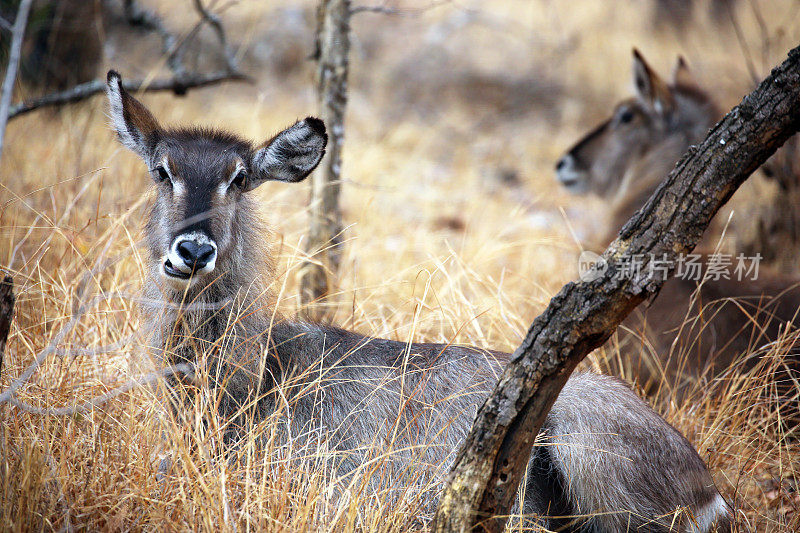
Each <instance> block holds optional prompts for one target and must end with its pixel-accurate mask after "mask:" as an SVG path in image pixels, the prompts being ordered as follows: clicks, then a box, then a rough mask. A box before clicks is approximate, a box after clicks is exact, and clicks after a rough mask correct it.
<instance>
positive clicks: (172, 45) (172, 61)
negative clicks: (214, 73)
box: [123, 0, 186, 77]
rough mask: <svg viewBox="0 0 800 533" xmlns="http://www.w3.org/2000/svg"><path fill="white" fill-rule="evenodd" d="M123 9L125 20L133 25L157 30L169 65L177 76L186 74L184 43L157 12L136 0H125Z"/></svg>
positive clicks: (153, 30)
mask: <svg viewBox="0 0 800 533" xmlns="http://www.w3.org/2000/svg"><path fill="white" fill-rule="evenodd" d="M123 9H124V12H125V20H127V21H128V24H130V25H131V26H139V27H142V28H144V29H146V30H149V31H152V32H155V33H157V34H158V36H159V37H161V42H162V49H163V50H164V55H166V56H167V67H169V69H170V70H171V71H172V72H173V73H174V74H175V76H177V77H181V76H184V75H186V67H184V65H183V60H182V59H183V58H182V57H181V55H180V50H181V48H182V45H183V43H182V42H179V41H178V39H177V38H176V37H175V36H174V35H173V34H172V33H171V32H170V31H169V30H167V27H166V26H165V25H164V23H163V22H162V21H161V18H160V17H158V16H157V15H156V14H155V13H153V12H151V11H148V10H147V9H145V8H143V7H141V6H140V5H139V4H138V3H137V2H136V0H124V2H123Z"/></svg>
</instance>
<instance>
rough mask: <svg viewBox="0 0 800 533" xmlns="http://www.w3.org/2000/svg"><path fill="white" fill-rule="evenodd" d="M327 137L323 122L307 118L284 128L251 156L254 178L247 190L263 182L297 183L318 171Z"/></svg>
mask: <svg viewBox="0 0 800 533" xmlns="http://www.w3.org/2000/svg"><path fill="white" fill-rule="evenodd" d="M326 144H328V135H327V134H326V133H325V123H324V122H322V121H321V120H320V119H318V118H314V117H308V118H306V119H305V120H301V121H299V122H296V123H295V124H294V125H293V126H290V127H289V128H286V129H285V130H283V131H282V132H280V133H279V134H277V135H276V136H275V137H273V138H272V139H270V140H269V141H267V142H266V143H264V146H263V147H262V148H259V149H258V150H257V151H256V153H255V155H254V156H253V174H254V175H253V179H251V180H250V187H249V189H253V188H255V187H257V186H258V185H260V184H261V183H263V182H264V181H266V180H279V181H289V182H297V181H301V180H303V179H304V178H305V177H306V176H308V175H309V174H311V171H312V170H314V169H315V168H317V165H318V164H319V162H320V161H321V160H322V156H324V155H325V145H326Z"/></svg>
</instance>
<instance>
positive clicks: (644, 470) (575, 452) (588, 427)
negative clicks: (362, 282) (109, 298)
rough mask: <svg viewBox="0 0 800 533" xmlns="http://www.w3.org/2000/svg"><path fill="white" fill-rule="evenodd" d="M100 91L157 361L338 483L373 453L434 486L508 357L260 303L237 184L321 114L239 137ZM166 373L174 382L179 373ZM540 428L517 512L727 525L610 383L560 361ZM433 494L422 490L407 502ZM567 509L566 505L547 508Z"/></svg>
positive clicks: (299, 145) (298, 159)
mask: <svg viewBox="0 0 800 533" xmlns="http://www.w3.org/2000/svg"><path fill="white" fill-rule="evenodd" d="M108 98H109V100H110V103H111V117H112V119H113V122H114V125H115V127H116V129H117V132H118V134H119V138H120V140H121V141H122V143H123V144H124V145H125V146H127V147H128V148H130V149H131V150H133V151H135V152H136V153H138V154H139V155H140V156H141V157H142V158H143V159H144V161H145V163H146V164H147V166H148V168H149V169H150V173H151V175H152V178H153V180H154V181H155V189H156V199H155V201H154V205H153V206H152V208H151V210H150V213H149V219H148V221H147V225H146V230H145V232H146V241H147V245H148V248H149V250H148V251H149V253H148V255H147V263H148V274H149V280H148V284H147V285H146V291H147V293H148V296H149V300H151V301H152V300H157V301H161V302H162V309H161V310H160V312H158V313H150V314H149V316H148V317H147V318H149V319H150V321H151V324H150V326H151V327H152V328H153V330H154V331H155V339H154V340H153V342H154V345H155V347H156V350H157V351H158V352H159V353H160V355H161V360H162V363H163V364H165V365H171V364H175V363H182V364H189V365H193V367H194V369H195V373H194V375H193V376H191V377H192V379H191V382H192V386H195V387H196V386H198V385H199V386H206V387H208V388H209V389H210V390H213V391H215V392H216V393H217V394H218V397H219V399H218V412H219V415H220V416H221V417H222V418H223V419H224V420H226V421H227V422H228V428H229V429H228V430H227V432H226V437H227V440H228V441H229V442H230V441H233V442H234V443H235V442H236V440H237V439H238V437H241V436H242V435H243V434H244V433H245V432H246V431H247V430H248V428H249V426H250V425H251V424H252V423H253V422H255V421H258V420H263V419H264V418H267V417H270V416H275V414H276V413H279V415H280V420H281V422H280V423H279V424H278V425H279V426H280V428H279V437H278V439H279V440H282V442H283V443H292V445H294V446H302V447H303V449H304V450H305V453H306V454H308V453H309V450H311V451H312V452H313V450H319V451H320V453H321V454H322V453H324V454H325V456H326V457H328V458H329V460H330V461H333V474H334V475H335V476H336V477H337V479H338V480H339V481H341V480H346V479H348V477H350V476H355V475H359V473H363V472H364V470H368V471H369V470H370V469H373V468H374V464H375V461H374V458H375V457H376V456H382V457H384V458H387V459H385V465H386V466H385V469H384V470H383V471H382V472H381V473H373V474H371V477H370V479H369V482H368V485H371V486H372V488H373V489H376V490H377V488H378V487H379V486H380V485H381V484H385V483H387V482H388V483H391V484H392V485H395V486H396V485H397V484H398V483H404V482H406V481H404V480H408V481H407V482H409V483H412V482H413V483H421V484H423V485H426V486H429V487H437V483H438V482H439V481H440V480H441V479H442V478H443V476H444V475H445V474H446V473H447V471H448V469H449V467H450V465H451V463H452V460H453V459H454V456H455V454H456V452H457V450H458V448H459V444H460V443H461V442H462V440H463V439H464V437H465V436H466V434H467V432H468V430H469V428H470V425H471V423H472V420H473V417H474V415H475V412H476V409H477V406H478V405H479V404H480V403H481V402H482V401H483V400H484V398H485V397H486V395H487V394H488V392H489V391H490V390H491V388H492V387H493V385H494V382H495V380H496V376H497V374H498V372H499V371H500V369H501V367H502V366H503V364H504V363H505V361H506V360H507V359H508V357H509V355H508V354H505V353H500V352H492V351H486V350H481V349H478V348H472V347H466V346H457V345H452V344H420V343H405V342H398V341H392V340H387V339H379V338H371V337H367V336H364V335H360V334H358V333H355V332H352V331H346V330H343V329H339V328H336V327H333V326H329V325H321V324H313V323H304V322H298V321H293V320H288V319H286V318H283V317H281V316H280V315H278V314H277V312H276V311H275V309H274V306H273V304H272V302H271V301H270V298H269V289H268V285H269V282H270V281H271V280H270V275H271V267H270V257H269V254H268V253H267V248H266V247H265V242H264V236H265V235H266V231H265V228H264V227H263V225H262V224H261V222H260V220H259V216H258V214H257V205H256V199H255V197H253V196H252V192H251V191H252V190H253V189H255V188H256V187H258V186H259V185H261V184H262V183H264V182H265V181H268V180H278V181H284V182H298V181H300V180H302V179H304V178H305V177H306V176H307V175H308V174H309V173H310V172H311V171H312V170H314V168H315V167H316V166H317V164H318V163H319V161H320V160H321V158H322V157H323V155H324V153H325V145H326V140H327V137H326V133H325V127H324V125H323V123H322V121H320V120H318V119H315V118H306V119H305V120H301V121H299V122H297V123H295V124H294V125H293V126H291V127H289V128H288V129H286V130H284V131H282V132H280V133H278V134H277V135H276V136H274V137H272V138H271V139H270V140H268V141H267V142H265V143H263V144H261V145H258V146H255V147H254V146H253V145H252V144H251V143H249V142H247V141H244V140H242V139H239V138H238V137H236V136H234V135H232V134H230V133H225V132H220V131H211V130H204V129H196V128H190V129H165V128H162V127H161V126H160V125H159V123H158V122H157V121H156V119H155V118H154V117H153V116H152V115H151V114H150V112H149V111H148V110H147V109H146V108H145V107H144V106H143V105H142V104H141V103H140V102H138V101H137V100H135V99H134V98H133V97H132V96H130V95H129V94H127V93H126V92H125V90H124V89H123V86H122V82H121V79H120V76H119V74H117V73H115V72H113V71H112V72H109V75H108ZM170 385H171V386H172V389H173V390H174V391H176V395H183V397H184V398H187V397H191V395H187V393H186V392H185V391H186V390H187V389H188V387H189V385H188V384H187V383H184V382H183V381H181V380H177V379H176V380H174V381H172V382H171V383H170ZM195 390H197V389H195ZM206 390H208V389H206ZM175 405H176V410H178V411H180V410H181V409H183V407H182V405H183V404H181V403H177V402H176V403H175ZM545 433H546V434H544V435H542V437H543V439H545V440H544V441H543V443H542V444H543V445H541V446H536V447H535V451H534V452H533V454H532V457H531V460H530V463H529V475H528V476H527V481H526V482H525V485H524V487H523V489H524V494H525V497H524V501H523V502H522V504H521V506H520V511H521V512H523V513H525V514H526V516H527V517H528V518H529V520H530V521H531V522H532V523H539V524H540V525H543V526H547V527H550V528H558V529H562V528H563V529H562V530H567V531H577V530H580V531H586V530H592V531H608V532H612V531H624V530H632V531H676V530H677V531H712V530H715V529H718V530H727V529H728V528H729V527H730V510H729V508H728V506H727V504H726V503H725V501H724V500H723V498H722V497H721V496H720V494H719V493H718V492H717V490H716V488H715V486H714V483H713V481H712V479H711V476H710V475H709V472H708V471H707V469H706V467H705V465H704V464H703V461H702V460H701V458H700V457H699V455H698V454H697V452H696V451H695V449H694V448H693V447H692V445H691V444H690V443H689V442H688V441H687V440H686V439H685V438H684V437H683V436H682V435H681V434H680V433H679V432H678V431H676V430H675V429H674V428H673V427H671V426H670V425H669V424H668V423H666V422H665V421H664V420H663V419H662V418H661V417H660V416H658V415H657V414H656V413H655V412H654V411H653V410H652V409H650V407H648V406H647V405H646V404H645V403H644V402H643V401H642V400H640V399H639V398H638V397H637V396H636V395H635V394H634V393H633V392H632V391H631V390H630V389H629V388H628V387H627V386H626V385H625V384H624V383H622V382H621V381H619V380H617V379H615V378H611V377H607V376H601V375H595V374H589V373H586V374H575V375H574V376H573V377H572V378H571V379H570V380H569V382H568V384H567V385H566V387H565V388H564V390H563V391H562V392H561V395H560V396H559V398H558V399H557V401H556V402H555V405H554V406H553V409H552V411H551V413H550V415H549V418H548V420H547V422H546V423H545ZM329 464H330V463H329ZM434 490H435V489H434ZM435 501H436V499H435V494H431V495H430V497H429V498H427V500H426V503H427V505H423V509H422V510H421V511H420V512H421V513H423V515H425V513H428V512H429V511H430V510H431V509H432V508H433V506H434V505H435ZM575 515H582V516H583V518H565V517H570V516H572V517H574V516H575ZM548 517H550V518H548ZM421 518H422V519H424V516H423V517H421Z"/></svg>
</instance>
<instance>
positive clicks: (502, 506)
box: [434, 47, 800, 532]
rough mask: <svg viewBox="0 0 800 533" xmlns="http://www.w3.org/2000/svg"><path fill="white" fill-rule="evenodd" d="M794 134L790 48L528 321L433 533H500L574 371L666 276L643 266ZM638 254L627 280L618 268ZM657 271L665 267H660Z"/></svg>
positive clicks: (698, 226) (698, 228)
mask: <svg viewBox="0 0 800 533" xmlns="http://www.w3.org/2000/svg"><path fill="white" fill-rule="evenodd" d="M798 127H800V47H799V48H796V49H794V50H792V51H791V52H790V53H789V58H788V59H787V60H786V61H785V62H784V63H783V64H782V65H781V66H780V67H778V68H776V69H775V70H773V72H772V73H771V74H770V76H769V77H768V78H767V79H765V80H764V81H763V82H762V83H761V84H760V85H759V86H758V88H757V89H756V90H755V91H753V92H752V93H751V94H749V95H748V96H746V97H745V98H744V99H743V100H742V102H741V103H740V104H739V105H738V106H737V107H736V108H734V109H733V110H732V111H731V112H730V113H728V114H727V115H726V116H725V117H724V118H723V119H722V121H721V122H719V123H718V124H717V125H716V126H715V127H714V128H713V129H712V130H711V131H710V132H709V134H708V137H707V138H706V139H705V141H704V142H703V143H702V144H701V145H700V146H699V147H696V148H694V147H693V148H690V150H689V152H688V153H687V154H686V155H684V157H683V158H682V159H681V160H680V161H679V162H678V164H677V166H676V167H675V169H674V170H673V171H672V172H671V173H670V175H669V176H668V177H667V179H666V180H665V181H664V183H662V184H661V186H660V187H659V188H658V189H657V190H656V192H655V193H654V194H653V196H652V197H651V198H650V200H649V201H648V202H647V204H646V205H645V206H644V207H643V208H642V209H641V210H640V211H639V212H638V213H636V214H635V215H634V216H633V218H631V220H630V221H628V223H627V224H626V225H625V226H624V227H623V228H622V231H621V232H620V235H619V237H618V238H617V239H616V240H615V241H614V242H613V243H611V245H610V246H609V247H608V249H607V250H606V251H605V253H604V254H603V256H602V258H601V259H600V262H599V264H600V267H598V268H596V269H595V273H594V274H595V276H593V277H594V279H593V280H592V281H587V282H579V283H568V284H567V285H565V286H564V287H563V288H562V289H561V291H560V292H559V293H558V294H557V295H556V296H555V297H554V298H553V299H552V300H551V301H550V304H549V305H548V307H547V309H545V311H544V313H542V314H541V315H540V316H539V317H537V318H536V319H535V320H534V321H533V324H532V325H531V327H530V330H529V331H528V334H527V337H526V338H525V340H524V342H523V343H522V345H521V346H520V347H519V348H517V350H516V351H515V352H514V355H513V356H512V358H511V362H510V363H509V365H508V366H507V367H506V369H505V371H504V372H503V375H502V376H501V378H500V381H499V382H498V384H497V386H496V387H495V390H494V391H493V393H492V394H491V396H490V397H489V398H488V399H487V400H486V402H485V403H484V404H483V406H482V407H481V409H480V410H479V412H478V415H477V418H476V420H475V424H474V425H473V427H472V430H471V431H470V434H469V436H468V437H467V439H466V440H465V442H464V443H463V445H462V447H461V450H460V452H459V454H458V457H457V458H456V462H455V464H454V466H453V469H452V471H451V473H450V478H449V484H448V486H447V487H446V489H445V490H444V492H443V494H442V497H441V499H440V502H439V508H438V509H437V512H436V518H435V522H434V529H435V531H440V532H443V531H460V532H465V531H481V530H487V531H501V530H502V529H503V527H504V525H505V518H495V517H498V516H507V515H508V511H509V509H510V508H511V505H512V503H513V501H514V498H515V495H516V492H517V488H518V487H519V483H520V479H521V477H522V474H523V473H524V472H525V467H526V465H527V463H528V459H529V457H530V453H531V448H532V446H533V442H534V438H535V437H536V435H537V433H538V432H539V430H540V429H541V427H542V423H543V422H544V419H545V417H546V416H547V413H548V411H549V410H550V407H551V406H552V405H553V402H555V400H556V397H557V396H558V394H559V392H560V391H561V388H562V387H563V386H564V384H565V383H566V381H567V379H568V378H569V375H570V373H571V372H572V370H573V369H574V368H575V366H576V365H577V364H578V363H579V362H580V361H581V360H582V359H583V358H584V357H585V356H586V355H587V354H588V353H589V352H591V351H592V350H594V349H595V348H597V347H599V346H600V345H602V344H603V343H604V342H605V341H606V340H607V339H608V338H609V337H610V336H611V334H612V333H613V332H614V330H615V329H616V327H617V326H618V325H619V324H620V322H621V321H622V320H623V319H624V318H625V316H626V315H628V313H630V312H631V311H632V310H633V309H634V308H635V307H636V306H637V305H638V304H640V303H641V302H643V301H644V300H645V299H647V298H650V297H653V296H655V295H656V294H657V293H658V290H659V289H660V288H661V286H662V284H663V283H664V281H665V278H666V277H667V276H666V275H664V274H663V273H662V272H661V271H660V270H655V269H654V270H655V272H654V274H655V275H649V276H648V274H649V272H648V266H649V265H650V264H651V263H652V259H653V258H656V260H658V261H665V260H666V261H670V262H671V263H673V264H674V262H675V259H676V258H677V256H678V255H679V254H684V253H688V252H690V251H691V250H692V249H693V248H694V247H695V245H696V244H697V242H698V240H699V239H700V237H701V235H702V234H703V231H704V230H705V229H706V227H707V226H708V224H709V222H710V221H711V219H712V217H713V216H714V214H715V213H716V212H717V211H718V210H719V208H720V207H721V206H722V205H723V204H724V203H725V202H726V201H727V200H728V199H729V198H730V196H731V195H732V194H733V192H734V191H735V190H736V189H737V188H738V187H739V186H740V185H741V184H742V183H743V182H744V181H745V180H746V179H747V177H748V176H750V174H751V173H752V172H753V171H754V170H755V169H756V168H758V167H759V166H760V165H761V164H763V163H764V161H766V160H767V158H768V157H769V156H770V155H771V154H773V153H774V152H775V150H777V149H778V148H779V147H780V146H781V145H782V144H783V143H784V142H785V141H786V139H788V138H789V137H790V136H791V135H793V134H794V133H795V132H796V131H797V130H798ZM634 256H637V257H643V258H644V261H643V263H644V264H643V267H642V269H641V270H640V272H639V273H638V274H634V275H633V276H630V277H629V278H625V277H624V276H622V275H619V274H621V272H622V267H624V265H625V264H626V263H627V264H628V265H630V261H631V259H632V258H633V257H634ZM661 264H664V263H661Z"/></svg>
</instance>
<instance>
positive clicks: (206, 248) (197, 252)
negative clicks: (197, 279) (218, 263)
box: [178, 240, 217, 270]
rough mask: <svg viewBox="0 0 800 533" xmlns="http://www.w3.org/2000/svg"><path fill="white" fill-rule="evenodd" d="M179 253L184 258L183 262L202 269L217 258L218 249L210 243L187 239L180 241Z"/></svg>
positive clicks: (190, 266)
mask: <svg viewBox="0 0 800 533" xmlns="http://www.w3.org/2000/svg"><path fill="white" fill-rule="evenodd" d="M178 255H179V256H181V259H183V264H185V265H186V266H188V267H189V268H193V269H196V270H200V269H202V268H204V267H205V266H206V265H207V264H208V263H210V262H211V261H213V260H214V259H215V258H216V255H217V250H216V248H214V247H213V246H211V245H210V244H206V243H203V244H201V243H198V242H197V241H188V240H187V241H180V242H179V243H178Z"/></svg>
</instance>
